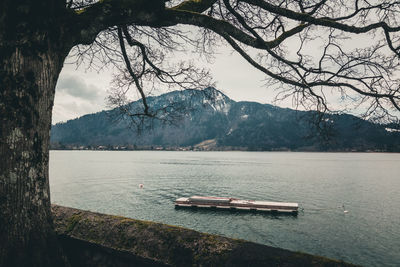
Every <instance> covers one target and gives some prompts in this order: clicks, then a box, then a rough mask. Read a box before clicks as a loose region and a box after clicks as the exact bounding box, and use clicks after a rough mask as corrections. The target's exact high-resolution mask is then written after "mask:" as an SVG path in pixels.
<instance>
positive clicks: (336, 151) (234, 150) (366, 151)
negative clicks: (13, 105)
mask: <svg viewBox="0 0 400 267" xmlns="http://www.w3.org/2000/svg"><path fill="white" fill-rule="evenodd" d="M50 151H108V152H112V151H165V152H171V151H174V152H293V153H391V154H395V153H400V151H380V150H376V151H373V150H360V151H350V150H253V149H248V150H244V149H243V150H242V149H232V150H228V149H213V150H191V149H186V150H185V149H54V148H50Z"/></svg>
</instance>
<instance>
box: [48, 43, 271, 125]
mask: <svg viewBox="0 0 400 267" xmlns="http://www.w3.org/2000/svg"><path fill="white" fill-rule="evenodd" d="M199 60H200V62H199V64H200V65H204V66H205V67H206V68H208V69H210V71H211V73H212V76H213V78H214V80H215V81H216V88H217V89H218V90H220V91H222V92H223V93H225V94H226V95H227V96H228V97H230V98H231V99H233V100H235V101H256V102H260V103H272V101H273V98H274V96H275V94H274V92H273V91H272V90H271V89H269V88H268V86H266V85H265V82H264V81H263V80H264V78H265V75H264V74H263V73H261V72H260V71H258V70H256V69H255V68H254V67H252V66H250V64H249V63H247V62H246V61H245V60H244V59H243V58H242V57H241V56H239V55H238V54H236V53H233V52H232V49H231V48H228V47H221V48H220V49H219V51H218V54H217V55H216V57H215V59H214V60H213V62H212V63H207V62H206V61H205V60H201V59H197V58H196V61H199ZM69 62H71V60H70V59H68V58H67V60H66V63H65V64H64V67H63V70H62V71H61V74H60V77H59V79H58V82H57V87H56V96H55V103H54V108H53V123H58V122H63V121H67V120H70V119H74V118H77V117H80V116H82V115H85V114H88V113H95V112H98V111H101V110H104V109H107V105H106V100H105V99H106V97H107V95H108V94H107V90H108V89H109V87H110V82H111V80H112V73H113V69H105V70H102V71H100V72H97V71H94V70H87V69H86V68H85V66H84V65H83V66H81V67H79V68H78V69H77V67H76V65H75V64H72V63H69ZM160 92H163V90H162V88H161V90H160Z"/></svg>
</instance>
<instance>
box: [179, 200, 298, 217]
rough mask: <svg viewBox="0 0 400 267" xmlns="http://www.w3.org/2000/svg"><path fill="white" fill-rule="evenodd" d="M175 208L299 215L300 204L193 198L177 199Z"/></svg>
mask: <svg viewBox="0 0 400 267" xmlns="http://www.w3.org/2000/svg"><path fill="white" fill-rule="evenodd" d="M175 207H193V208H216V209H231V210H248V211H268V212H285V213H297V212H298V209H299V204H298V203H290V202H270V201H258V200H242V199H237V198H231V197H207V196H191V197H181V198H178V199H176V200H175Z"/></svg>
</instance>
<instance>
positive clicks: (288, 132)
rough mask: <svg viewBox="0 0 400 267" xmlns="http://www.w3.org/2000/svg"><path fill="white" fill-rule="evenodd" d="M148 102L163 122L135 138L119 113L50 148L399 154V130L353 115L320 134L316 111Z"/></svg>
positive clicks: (57, 139)
mask: <svg viewBox="0 0 400 267" xmlns="http://www.w3.org/2000/svg"><path fill="white" fill-rule="evenodd" d="M147 100H148V103H149V106H150V107H151V108H152V110H153V112H157V113H158V114H159V117H161V120H152V121H149V122H147V123H145V124H144V125H145V126H151V129H148V128H146V127H145V128H144V129H143V131H142V132H141V133H138V131H137V130H136V129H135V128H132V127H130V126H132V124H131V120H130V117H129V116H127V115H121V114H120V113H119V111H118V109H114V110H110V111H102V112H98V113H95V114H89V115H85V116H82V117H80V118H77V119H74V120H70V121H67V122H65V123H58V124H56V125H53V126H52V130H51V139H50V141H51V146H52V148H55V149H57V148H76V147H81V148H87V147H89V148H99V146H100V147H107V148H115V147H118V148H119V149H121V147H122V148H133V149H151V148H157V149H161V148H163V149H165V148H166V149H177V148H183V147H185V148H190V149H195V150H196V149H197V150H294V151H396V152H400V131H399V130H398V129H395V128H394V127H389V128H388V126H385V125H380V124H373V123H371V122H368V121H365V120H362V119H360V118H358V117H355V116H352V115H347V114H343V115H326V116H325V117H324V118H323V120H322V122H323V124H324V126H326V127H325V128H324V129H322V130H320V129H316V127H315V126H316V125H317V124H313V123H312V121H313V120H315V118H316V116H318V113H316V112H312V111H308V112H306V111H295V110H292V109H287V108H280V107H276V106H272V105H268V104H260V103H256V102H236V101H233V100H232V99H230V98H229V97H227V96H226V95H224V94H223V93H221V92H220V91H218V90H216V89H215V88H211V87H210V88H206V89H204V90H201V91H199V90H184V91H174V92H170V93H167V94H163V95H161V96H158V97H149V98H148V99H147ZM171 103H174V104H173V105H172V106H171ZM125 108H126V109H127V110H129V111H131V112H135V111H138V110H140V109H142V106H141V102H140V101H136V102H132V103H131V104H129V105H127V106H125ZM164 112H166V113H168V114H172V115H170V116H169V117H168V116H167V115H166V114H164ZM176 115H180V116H179V117H180V119H179V120H178V121H176V120H174V121H175V122H176V125H171V124H169V123H165V122H166V121H168V118H170V117H171V116H172V117H174V118H176ZM117 118H119V119H118V120H117ZM134 119H135V118H134Z"/></svg>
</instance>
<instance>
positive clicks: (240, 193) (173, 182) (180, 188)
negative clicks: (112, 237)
mask: <svg viewBox="0 0 400 267" xmlns="http://www.w3.org/2000/svg"><path fill="white" fill-rule="evenodd" d="M50 184H51V193H52V195H51V197H52V202H53V203H57V204H60V205H66V206H71V207H75V208H81V209H88V210H92V211H98V212H104V213H109V214H118V215H122V216H127V217H131V218H136V219H144V220H152V221H157V222H163V223H167V224H173V225H180V226H184V227H188V228H192V229H195V230H199V231H203V232H209V233H216V234H221V235H225V236H229V237H234V238H241V239H246V240H251V241H254V242H258V243H263V244H267V245H272V246H277V247H283V248H287V249H291V250H295V251H304V252H308V253H313V254H319V255H323V256H328V257H332V258H336V259H342V260H345V261H349V262H353V263H357V264H362V265H365V266H382V265H386V266H396V265H397V264H398V263H399V262H400V255H399V253H398V248H399V247H400V227H398V222H399V221H400V209H399V207H400V194H399V192H398V190H399V189H400V154H383V153H382V154H375V153H282V152H165V151H114V152H106V151H105V152H100V151H51V153H50ZM139 184H143V185H144V188H142V189H141V188H139ZM191 195H210V196H221V197H223V196H227V197H235V198H240V199H254V200H270V201H285V202H298V203H300V205H301V207H302V208H304V211H303V212H301V211H300V212H299V213H298V215H297V216H280V215H277V214H271V213H262V212H261V213H257V212H237V211H236V212H235V211H223V210H222V211H221V210H204V209H175V207H174V204H173V202H174V200H175V199H176V198H179V197H186V196H191ZM343 205H345V207H346V210H349V212H348V213H344V212H343V207H342V206H343Z"/></svg>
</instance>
